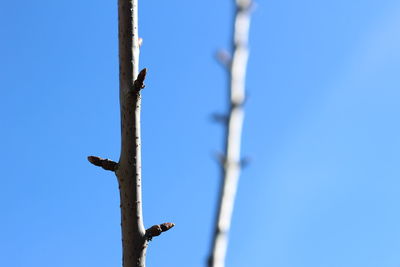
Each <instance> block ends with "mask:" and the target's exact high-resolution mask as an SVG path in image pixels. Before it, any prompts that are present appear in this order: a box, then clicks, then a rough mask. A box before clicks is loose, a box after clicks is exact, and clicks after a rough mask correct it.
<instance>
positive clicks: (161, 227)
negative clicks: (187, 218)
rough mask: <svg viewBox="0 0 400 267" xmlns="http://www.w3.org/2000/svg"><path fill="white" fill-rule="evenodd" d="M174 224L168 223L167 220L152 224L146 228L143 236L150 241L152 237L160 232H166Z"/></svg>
mask: <svg viewBox="0 0 400 267" xmlns="http://www.w3.org/2000/svg"><path fill="white" fill-rule="evenodd" d="M174 226H175V224H174V223H169V222H167V223H162V224H156V225H153V226H152V227H150V228H149V229H147V230H146V234H145V238H146V239H147V240H148V241H151V240H152V239H153V237H155V236H159V235H161V233H162V232H166V231H168V230H169V229H171V228H172V227H174Z"/></svg>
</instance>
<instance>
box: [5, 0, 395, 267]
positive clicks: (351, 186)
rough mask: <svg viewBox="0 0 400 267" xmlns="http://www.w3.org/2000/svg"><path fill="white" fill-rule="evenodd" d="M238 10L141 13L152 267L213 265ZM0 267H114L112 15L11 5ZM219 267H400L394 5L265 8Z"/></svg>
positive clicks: (182, 4) (78, 4)
mask: <svg viewBox="0 0 400 267" xmlns="http://www.w3.org/2000/svg"><path fill="white" fill-rule="evenodd" d="M232 2H233V1H229V0H224V1H211V0H204V1H178V0H171V1H155V0H147V1H140V4H139V7H140V10H139V13H140V21H139V24H140V27H139V34H140V36H141V37H143V39H144V43H143V47H142V50H141V67H147V68H148V69H149V75H148V79H147V82H146V84H147V87H146V88H145V89H144V91H143V112H142V114H143V116H142V121H143V124H142V128H143V133H142V134H143V164H144V166H143V190H144V199H143V200H144V207H143V208H144V220H145V225H146V226H147V227H149V226H151V225H153V224H157V223H161V222H165V221H172V222H174V223H176V227H175V228H174V229H173V230H171V231H170V232H168V233H165V234H163V235H162V236H161V237H158V238H155V240H154V241H153V242H152V243H151V244H150V247H149V249H148V259H147V261H148V266H166V267H179V266H182V267H183V266H184V267H187V266H190V267H197V266H205V264H204V263H205V259H206V256H207V253H208V247H209V245H210V242H211V241H210V239H211V232H212V223H213V220H214V212H215V204H216V198H217V190H218V184H219V167H218V165H217V164H216V162H215V161H214V160H213V158H212V156H213V154H214V153H216V152H218V151H221V148H222V135H223V131H222V128H221V127H220V126H219V125H215V124H213V123H212V122H211V120H210V114H212V113H213V112H223V111H224V110H226V107H227V105H226V98H225V97H226V75H225V72H224V70H223V69H222V68H221V66H219V65H218V64H217V63H216V62H215V60H214V59H213V54H214V52H215V51H216V50H217V49H219V48H229V47H230V36H231V22H232V14H233V4H232ZM0 25H1V26H0V36H1V42H0V60H1V64H0V86H1V91H0V98H1V105H0V122H1V132H0V151H1V155H0V162H1V163H0V166H1V180H0V181H1V185H0V211H1V221H0V265H1V266H8V267H25V266H32V267H35V266H40V267H47V266H57V267H64V266H65V267H71V266H74V267H80V266H85V267H87V266H97V267H100V266H104V267H106V266H107V267H108V266H121V242H120V213H119V196H118V186H117V182H116V179H115V177H114V175H113V174H112V173H110V172H105V171H103V170H101V169H99V168H96V167H93V166H92V165H90V164H89V163H88V162H87V160H86V157H87V156H88V155H98V156H102V157H108V158H111V159H114V160H118V157H119V150H120V148H119V145H120V136H119V135H120V133H119V124H120V122H119V103H118V51H117V46H118V41H117V3H116V0H115V1H94V0H88V1H76V0H70V1H65V0H59V1H50V0H47V1H46V0H37V1H27V0H25V1H23V0H22V1H2V2H1V8H0ZM250 35H251V37H250V44H251V55H250V61H249V66H248V71H249V72H248V76H247V90H248V94H249V99H248V101H247V105H246V121H245V125H244V136H243V155H244V156H249V157H250V158H252V162H251V165H250V166H249V167H248V168H246V169H245V170H244V171H243V175H242V177H241V180H240V185H239V191H238V196H237V202H236V209H235V211H234V216H233V222H232V234H231V238H230V244H229V252H228V256H227V267H243V266H261V267H264V266H265V267H268V266H274V267H398V266H400V254H399V251H400V226H399V225H400V215H399V202H400V194H399V193H400V180H399V178H400V167H399V158H400V157H399V156H400V155H399V153H400V152H399V151H400V127H399V115H400V105H399V98H400V92H399V84H400V75H399V70H400V3H399V1H395V0H384V1H381V0H379V1H378V0H363V1H358V0H354V1H348V0H346V1H345V0H337V1H312V0H303V1H298V0H281V1H262V0H259V1H258V3H257V9H256V11H255V12H254V14H253V20H252V26H251V33H250Z"/></svg>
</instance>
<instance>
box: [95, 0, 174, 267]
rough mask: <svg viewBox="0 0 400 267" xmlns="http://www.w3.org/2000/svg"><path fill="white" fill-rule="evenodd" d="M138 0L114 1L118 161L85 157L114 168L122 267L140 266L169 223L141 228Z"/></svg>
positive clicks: (141, 80)
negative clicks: (116, 185) (118, 122)
mask: <svg viewBox="0 0 400 267" xmlns="http://www.w3.org/2000/svg"><path fill="white" fill-rule="evenodd" d="M137 1H138V0H118V38H119V85H120V90H119V97H120V114H121V154H120V158H119V162H118V163H116V162H113V161H111V160H109V159H102V158H99V157H96V156H90V157H88V160H89V161H90V162H91V163H92V164H94V165H96V166H99V167H102V168H103V169H105V170H110V171H114V172H115V174H116V176H117V179H118V185H119V191H120V203H121V205H120V206H121V229H122V250H123V257H122V258H123V260H122V262H123V267H144V266H145V261H146V249H147V245H148V242H149V241H150V240H151V239H152V238H153V237H154V236H158V235H160V234H161V233H162V232H165V231H168V230H169V229H170V228H172V227H173V226H174V224H173V223H163V224H160V225H154V226H152V227H150V228H149V229H148V230H145V228H144V224H143V214H142V172H141V168H142V163H141V136H140V110H141V89H143V88H144V80H145V78H146V73H147V70H146V69H143V70H142V71H140V73H139V71H138V69H139V68H138V67H139V48H140V44H141V41H140V40H141V39H139V38H138V21H137V19H138V15H137V7H138V6H137Z"/></svg>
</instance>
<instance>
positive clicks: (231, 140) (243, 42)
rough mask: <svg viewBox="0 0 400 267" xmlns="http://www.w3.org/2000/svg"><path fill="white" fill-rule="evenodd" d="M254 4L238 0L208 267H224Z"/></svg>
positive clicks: (235, 187)
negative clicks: (218, 190)
mask: <svg viewBox="0 0 400 267" xmlns="http://www.w3.org/2000/svg"><path fill="white" fill-rule="evenodd" d="M251 5H252V1H251V0H236V12H235V19H234V27H233V46H232V51H233V53H232V59H231V61H230V62H229V63H230V64H229V67H230V68H229V78H230V79H229V94H230V97H229V106H230V110H229V116H228V123H227V124H226V125H227V126H226V141H225V156H224V157H223V158H224V160H223V162H221V168H222V170H223V171H222V175H223V177H222V178H223V179H222V180H221V187H220V195H219V203H218V210H217V216H216V222H215V231H214V236H213V241H212V246H211V251H210V255H209V258H208V261H207V264H208V266H209V267H224V266H225V257H226V250H227V246H228V234H229V229H230V225H231V219H232V211H233V206H234V202H235V197H236V191H237V185H238V180H239V175H240V169H241V164H240V163H241V160H240V142H241V135H242V126H243V118H244V110H243V103H244V101H245V76H246V66H247V60H248V47H247V43H248V35H249V26H250V8H251Z"/></svg>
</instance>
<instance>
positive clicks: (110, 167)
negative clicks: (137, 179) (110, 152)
mask: <svg viewBox="0 0 400 267" xmlns="http://www.w3.org/2000/svg"><path fill="white" fill-rule="evenodd" d="M88 161H89V162H90V163H92V164H93V165H95V166H98V167H102V168H103V169H104V170H107V171H113V172H115V171H116V170H117V168H118V163H116V162H115V161H112V160H110V159H103V158H100V157H96V156H89V157H88Z"/></svg>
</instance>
